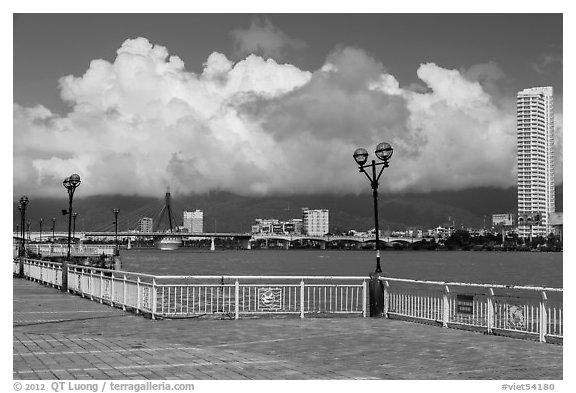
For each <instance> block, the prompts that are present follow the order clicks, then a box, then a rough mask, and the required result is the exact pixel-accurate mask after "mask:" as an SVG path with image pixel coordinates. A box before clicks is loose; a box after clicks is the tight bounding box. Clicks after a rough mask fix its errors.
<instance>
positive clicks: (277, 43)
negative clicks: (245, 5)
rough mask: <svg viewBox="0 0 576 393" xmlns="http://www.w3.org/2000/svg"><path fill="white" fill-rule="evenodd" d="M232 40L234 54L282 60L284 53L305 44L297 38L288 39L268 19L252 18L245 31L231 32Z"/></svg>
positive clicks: (303, 46)
mask: <svg viewBox="0 0 576 393" xmlns="http://www.w3.org/2000/svg"><path fill="white" fill-rule="evenodd" d="M231 34H232V37H233V38H234V45H235V48H236V54H237V55H238V56H245V55H248V54H258V55H261V56H264V57H272V58H274V59H276V60H282V58H283V57H284V54H285V51H287V50H293V49H302V48H305V47H306V43H305V42H304V41H302V40H300V39H298V38H293V37H289V36H288V35H287V34H286V33H284V32H283V31H282V30H280V29H278V28H277V27H275V26H274V25H273V24H272V22H270V20H269V19H268V18H264V19H263V20H261V19H258V18H253V19H252V21H251V22H250V27H248V28H247V29H235V30H233V31H232V32H231Z"/></svg>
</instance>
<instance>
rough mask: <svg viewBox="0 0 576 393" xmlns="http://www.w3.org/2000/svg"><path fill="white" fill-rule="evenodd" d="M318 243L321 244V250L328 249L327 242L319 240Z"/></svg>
mask: <svg viewBox="0 0 576 393" xmlns="http://www.w3.org/2000/svg"><path fill="white" fill-rule="evenodd" d="M318 244H319V245H320V249H321V250H325V249H326V242H322V241H320V242H318Z"/></svg>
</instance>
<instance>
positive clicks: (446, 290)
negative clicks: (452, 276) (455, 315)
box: [442, 285, 450, 327]
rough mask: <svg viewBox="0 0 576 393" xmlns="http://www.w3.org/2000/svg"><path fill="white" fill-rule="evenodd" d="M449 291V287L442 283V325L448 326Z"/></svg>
mask: <svg viewBox="0 0 576 393" xmlns="http://www.w3.org/2000/svg"><path fill="white" fill-rule="evenodd" d="M449 293H450V289H449V288H448V285H444V291H443V293H442V327H448V321H449V320H450V301H449V299H448V294H449Z"/></svg>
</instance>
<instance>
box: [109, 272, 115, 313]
mask: <svg viewBox="0 0 576 393" xmlns="http://www.w3.org/2000/svg"><path fill="white" fill-rule="evenodd" d="M110 307H114V272H112V275H111V276H110Z"/></svg>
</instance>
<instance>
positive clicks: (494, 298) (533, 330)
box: [381, 278, 563, 341]
mask: <svg viewBox="0 0 576 393" xmlns="http://www.w3.org/2000/svg"><path fill="white" fill-rule="evenodd" d="M381 280H382V283H383V286H384V305H385V306H384V307H385V309H384V313H385V314H386V316H388V317H389V318H394V317H407V318H410V319H415V320H422V321H431V322H436V323H438V324H441V325H442V326H444V327H472V328H477V329H481V330H484V331H486V332H488V333H499V334H504V335H510V334H521V335H531V336H536V337H538V339H539V340H540V341H546V339H547V338H562V337H563V290H562V289H557V288H544V287H528V286H506V285H489V284H470V283H445V282H435V281H417V280H407V279H394V278H381Z"/></svg>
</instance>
